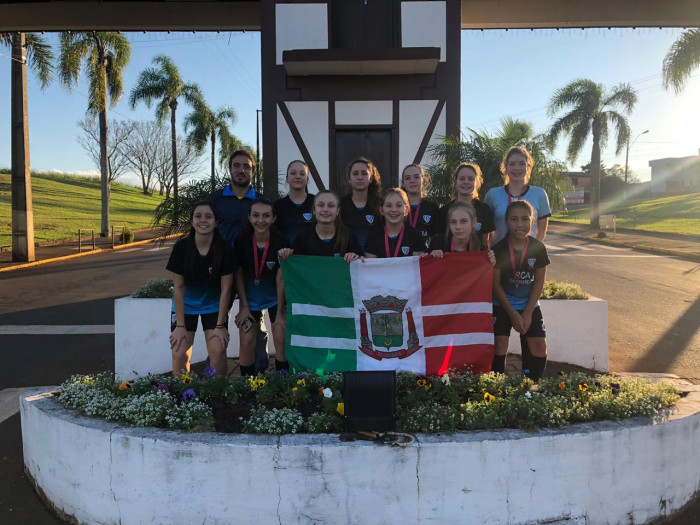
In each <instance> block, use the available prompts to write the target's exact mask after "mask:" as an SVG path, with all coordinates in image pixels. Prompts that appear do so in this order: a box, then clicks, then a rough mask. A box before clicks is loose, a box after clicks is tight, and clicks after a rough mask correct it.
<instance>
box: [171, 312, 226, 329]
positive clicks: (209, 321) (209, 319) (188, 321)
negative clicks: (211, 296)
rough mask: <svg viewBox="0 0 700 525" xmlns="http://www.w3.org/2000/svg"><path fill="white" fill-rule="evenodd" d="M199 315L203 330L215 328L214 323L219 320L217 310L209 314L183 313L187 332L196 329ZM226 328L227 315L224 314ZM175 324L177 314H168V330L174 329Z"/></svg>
mask: <svg viewBox="0 0 700 525" xmlns="http://www.w3.org/2000/svg"><path fill="white" fill-rule="evenodd" d="M200 316H201V318H202V328H203V329H204V330H213V329H214V328H216V323H217V321H218V320H219V312H212V313H210V314H185V330H187V331H188V332H196V331H197V320H198V318H199V317H200ZM224 324H225V325H226V328H227V329H228V316H226V321H224ZM176 326H177V316H176V315H175V313H174V312H173V313H171V314H170V331H171V332H173V331H175V328H176Z"/></svg>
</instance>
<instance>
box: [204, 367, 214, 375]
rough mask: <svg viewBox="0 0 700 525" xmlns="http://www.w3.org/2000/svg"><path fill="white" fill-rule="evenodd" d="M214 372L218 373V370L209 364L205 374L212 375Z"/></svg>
mask: <svg viewBox="0 0 700 525" xmlns="http://www.w3.org/2000/svg"><path fill="white" fill-rule="evenodd" d="M214 374H216V370H214V369H213V368H212V367H210V366H208V367H206V368H205V369H204V375H205V376H207V377H212V376H213V375H214Z"/></svg>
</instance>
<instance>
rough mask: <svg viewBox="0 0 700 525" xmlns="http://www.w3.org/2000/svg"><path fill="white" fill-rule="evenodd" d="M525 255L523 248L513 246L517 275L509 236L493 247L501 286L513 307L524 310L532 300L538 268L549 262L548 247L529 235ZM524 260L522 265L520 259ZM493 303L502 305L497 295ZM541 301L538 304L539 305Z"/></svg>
mask: <svg viewBox="0 0 700 525" xmlns="http://www.w3.org/2000/svg"><path fill="white" fill-rule="evenodd" d="M528 238H529V239H530V240H529V242H528V244H527V251H526V252H525V257H523V255H522V253H523V252H522V250H516V249H515V248H513V258H514V259H515V275H513V265H512V264H511V259H510V250H509V249H508V238H507V237H506V238H505V239H502V240H501V241H500V242H498V243H496V245H495V246H493V247H492V250H493V252H494V254H495V255H496V265H495V266H494V268H495V269H497V270H500V271H501V286H502V287H503V291H504V292H505V294H506V297H507V298H508V302H509V303H510V304H511V306H512V307H513V308H515V309H516V310H518V311H522V310H524V309H525V307H526V306H527V303H528V301H529V300H530V292H531V291H532V284H533V283H534V282H535V273H536V270H537V269H538V268H544V267H545V266H547V265H548V264H549V256H548V255H547V248H546V247H545V245H544V244H543V243H541V242H540V241H538V240H537V239H536V238H535V237H533V236H529V237H528ZM521 260H522V265H521V264H520V261H521ZM516 280H517V282H516ZM493 304H495V305H499V306H502V305H501V304H500V303H499V302H498V299H496V297H494V298H493ZM539 304H540V303H539V301H538V302H537V305H538V306H539Z"/></svg>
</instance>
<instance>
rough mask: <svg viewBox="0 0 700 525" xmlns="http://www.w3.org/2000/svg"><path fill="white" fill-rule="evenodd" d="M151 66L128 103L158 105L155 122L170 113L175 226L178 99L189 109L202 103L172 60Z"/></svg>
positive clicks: (162, 57)
mask: <svg viewBox="0 0 700 525" xmlns="http://www.w3.org/2000/svg"><path fill="white" fill-rule="evenodd" d="M153 63H154V64H155V65H157V66H158V67H157V68H155V67H152V68H149V69H144V70H143V71H141V74H140V75H139V79H138V81H137V83H136V87H134V89H132V90H131V96H130V97H129V103H130V104H131V108H132V109H133V108H135V107H136V104H137V103H138V102H139V101H140V100H143V101H144V102H145V103H146V106H147V107H149V108H150V107H151V103H152V102H153V101H156V100H157V101H159V102H158V105H157V106H156V118H157V119H158V122H160V123H162V122H163V121H164V120H165V117H166V115H167V113H168V110H170V135H171V149H172V157H173V221H174V222H175V223H177V222H178V212H179V210H178V187H177V127H176V125H175V122H176V119H175V116H176V113H177V99H178V98H180V97H183V98H184V99H185V101H186V102H187V103H188V104H189V105H190V106H192V107H196V105H197V104H199V103H203V98H204V97H202V93H201V91H200V89H199V86H198V85H197V84H186V83H184V82H183V81H182V78H180V72H179V71H178V69H177V66H175V64H174V63H173V61H172V59H171V58H170V57H168V56H165V55H157V56H155V57H153Z"/></svg>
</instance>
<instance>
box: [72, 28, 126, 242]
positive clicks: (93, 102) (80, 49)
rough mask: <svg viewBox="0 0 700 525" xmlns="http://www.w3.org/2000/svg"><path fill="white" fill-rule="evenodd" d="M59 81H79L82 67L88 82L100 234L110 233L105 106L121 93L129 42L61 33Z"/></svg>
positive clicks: (109, 34)
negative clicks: (96, 135) (95, 123)
mask: <svg viewBox="0 0 700 525" xmlns="http://www.w3.org/2000/svg"><path fill="white" fill-rule="evenodd" d="M60 38H61V58H60V64H59V70H60V75H61V82H62V83H63V84H64V85H65V86H66V87H68V88H70V87H71V86H72V85H73V84H74V83H75V84H77V83H78V75H79V74H80V70H81V69H83V68H84V71H85V76H87V79H88V82H89V84H90V86H89V93H88V109H87V113H88V115H90V116H93V117H94V116H97V117H98V120H99V124H100V181H101V196H102V226H101V229H100V235H102V236H103V237H106V236H107V235H108V234H109V198H110V186H109V161H108V137H109V128H108V125H107V106H108V105H109V106H114V105H115V104H116V103H117V102H119V99H120V98H121V97H122V95H123V93H124V79H123V74H124V69H125V68H126V65H127V64H128V63H129V59H130V58H131V45H129V41H128V40H127V39H126V37H124V36H123V35H122V34H121V33H118V32H113V31H111V32H100V31H85V32H67V33H61V37H60Z"/></svg>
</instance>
